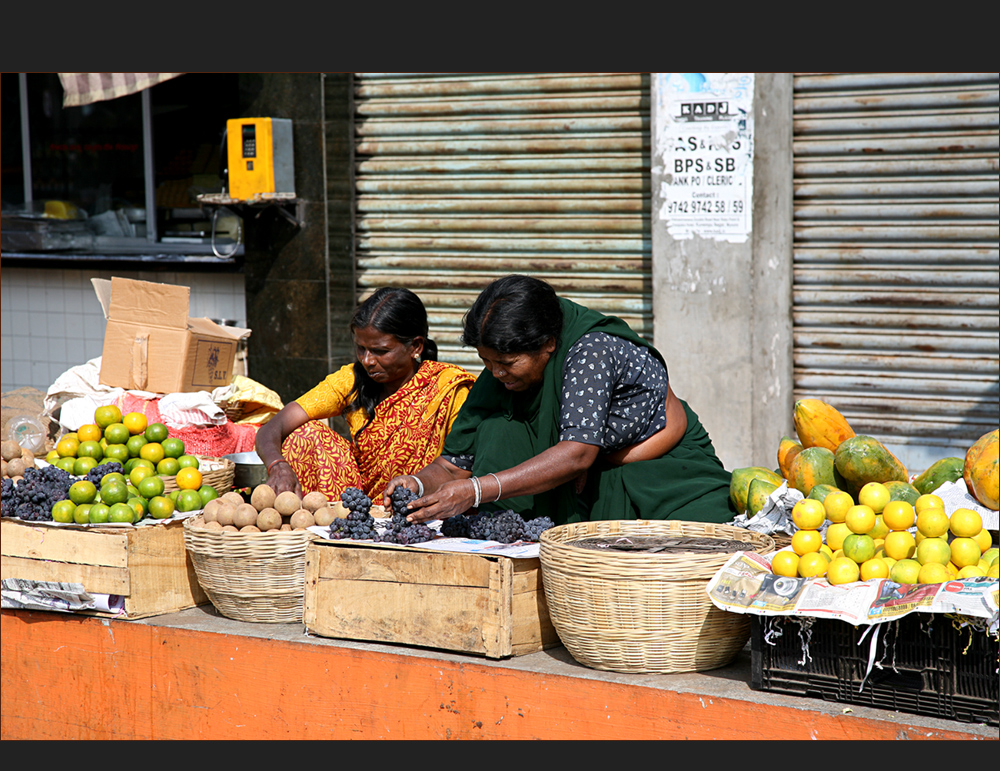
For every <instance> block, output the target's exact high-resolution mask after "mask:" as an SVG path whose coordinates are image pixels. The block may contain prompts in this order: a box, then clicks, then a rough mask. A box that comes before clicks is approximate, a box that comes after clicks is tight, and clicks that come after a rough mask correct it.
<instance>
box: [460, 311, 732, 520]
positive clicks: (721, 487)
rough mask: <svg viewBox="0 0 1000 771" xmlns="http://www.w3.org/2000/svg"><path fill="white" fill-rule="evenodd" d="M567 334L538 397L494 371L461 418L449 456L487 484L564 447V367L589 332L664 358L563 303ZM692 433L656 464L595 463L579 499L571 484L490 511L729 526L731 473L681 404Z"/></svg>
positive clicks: (599, 317) (621, 328)
mask: <svg viewBox="0 0 1000 771" xmlns="http://www.w3.org/2000/svg"><path fill="white" fill-rule="evenodd" d="M559 302H560V305H561V306H562V310H563V329H562V334H561V335H560V338H559V343H558V346H557V348H556V351H555V353H554V354H553V355H552V357H551V358H550V359H549V362H548V364H547V365H546V367H545V370H544V373H543V376H542V383H541V385H540V386H539V387H538V388H536V389H533V390H532V391H529V392H525V393H516V392H511V391H508V390H507V389H506V388H504V386H503V385H502V384H501V383H499V382H498V381H497V380H496V379H495V378H494V377H493V376H492V375H491V374H490V373H489V371H488V370H483V373H482V374H481V375H480V376H479V378H478V379H477V380H476V383H475V385H474V386H473V387H472V391H471V392H470V393H469V398H468V400H467V401H466V402H465V404H464V405H463V407H462V410H461V412H459V414H458V417H457V418H456V420H455V423H454V425H453V426H452V430H451V432H450V433H449V434H448V438H447V439H446V440H445V445H444V454H446V455H462V454H469V455H474V456H475V460H474V462H473V468H472V471H473V474H475V475H476V476H482V475H484V474H489V473H490V472H500V471H503V470H504V469H508V468H511V467H513V466H516V465H517V464H519V463H522V462H524V461H526V460H528V459H529V458H532V457H534V456H535V455H538V454H539V453H540V452H542V451H544V450H546V449H548V448H549V447H552V446H553V445H555V444H556V443H557V442H558V441H559V400H560V394H561V389H562V371H563V363H564V362H565V360H566V354H567V353H568V352H569V349H570V348H571V347H572V346H573V344H574V343H575V342H576V341H577V340H579V339H580V337H582V336H583V335H585V334H587V333H588V332H593V331H601V332H606V333H607V334H610V335H614V336H616V337H621V338H624V339H625V340H629V341H630V342H633V343H636V344H637V345H642V346H644V347H647V348H649V349H650V351H652V352H653V354H654V355H656V357H657V358H659V359H660V361H663V357H662V355H661V354H660V353H659V351H657V350H656V349H655V348H653V347H652V346H650V345H649V343H647V342H646V341H645V340H643V339H642V338H641V337H639V336H638V335H637V334H636V333H635V332H633V331H632V329H631V328H630V327H629V326H628V324H626V323H625V322H624V321H622V320H621V319H619V318H616V317H614V316H605V315H603V314H601V313H598V312H597V311H592V310H590V309H588V308H585V307H583V306H581V305H578V304H576V303H574V302H571V301H569V300H566V299H563V298H560V299H559ZM682 404H683V405H684V409H685V411H686V413H687V418H688V427H687V431H686V432H685V434H684V437H683V438H682V439H681V441H680V442H679V443H678V445H677V446H676V447H674V449H672V450H671V451H670V452H668V453H667V454H666V455H664V456H662V457H660V458H655V459H653V460H646V461H637V462H635V463H627V464H625V465H624V466H608V465H604V464H602V461H601V459H600V458H599V459H598V461H597V463H595V464H594V466H593V467H591V469H590V470H589V472H588V475H587V485H586V488H585V490H584V492H583V493H582V494H581V495H579V496H578V495H577V494H576V492H575V490H574V486H573V482H568V483H566V484H563V485H560V486H559V487H557V488H555V489H553V490H549V491H547V492H545V493H540V494H538V495H533V496H531V495H528V496H519V497H517V498H507V499H504V500H501V501H499V502H497V503H496V504H493V505H492V506H483V508H484V509H488V508H501V509H502V508H510V509H514V511H517V512H521V513H526V512H531V514H532V515H533V516H548V517H551V518H552V520H553V521H554V522H555V523H556V524H564V523H566V522H578V521H581V520H587V519H679V520H687V521H695V522H729V521H730V520H732V519H733V517H734V515H735V512H734V511H733V510H732V508H731V507H730V503H729V482H730V473H729V472H728V471H726V469H725V468H724V467H723V465H722V462H721V461H720V460H719V458H718V457H717V456H716V454H715V449H714V448H713V447H712V442H711V439H710V438H709V436H708V433H707V432H706V431H705V429H704V427H703V426H702V425H701V422H700V421H699V420H698V416H697V415H696V414H695V413H694V411H693V410H691V408H690V407H689V406H688V405H687V403H685V402H682Z"/></svg>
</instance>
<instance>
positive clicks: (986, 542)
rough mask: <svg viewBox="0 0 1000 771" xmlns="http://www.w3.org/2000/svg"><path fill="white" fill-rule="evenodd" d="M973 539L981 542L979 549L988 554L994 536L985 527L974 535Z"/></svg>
mask: <svg viewBox="0 0 1000 771" xmlns="http://www.w3.org/2000/svg"><path fill="white" fill-rule="evenodd" d="M972 539H973V540H974V541H975V542H976V543H978V544H979V551H981V552H982V553H983V554H986V552H988V551H989V550H990V549H991V548H992V547H993V536H992V535H990V531H989V530H987V529H986V528H985V527H984V528H983V529H982V530H980V531H979V532H978V533H976V534H975V535H974V536H972Z"/></svg>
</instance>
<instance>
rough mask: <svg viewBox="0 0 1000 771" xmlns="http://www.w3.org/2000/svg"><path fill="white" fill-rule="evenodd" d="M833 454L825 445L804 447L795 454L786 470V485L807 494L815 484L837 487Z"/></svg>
mask: <svg viewBox="0 0 1000 771" xmlns="http://www.w3.org/2000/svg"><path fill="white" fill-rule="evenodd" d="M833 461H834V454H833V452H832V451H831V450H828V449H827V448H826V447H806V448H805V449H804V450H802V452H800V453H799V454H798V455H796V456H795V460H793V461H792V467H791V468H790V469H789V470H788V486H789V487H794V488H795V489H796V490H798V491H799V492H800V493H802V494H803V495H809V493H810V492H811V491H812V489H813V488H814V487H815V486H816V485H832V486H833V487H837V480H836V477H835V476H834V464H833Z"/></svg>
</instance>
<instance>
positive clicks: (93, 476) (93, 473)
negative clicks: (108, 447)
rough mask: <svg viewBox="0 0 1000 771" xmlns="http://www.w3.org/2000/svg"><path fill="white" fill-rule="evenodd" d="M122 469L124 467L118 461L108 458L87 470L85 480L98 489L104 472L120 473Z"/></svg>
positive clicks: (122, 471)
mask: <svg viewBox="0 0 1000 771" xmlns="http://www.w3.org/2000/svg"><path fill="white" fill-rule="evenodd" d="M124 469H125V467H124V466H122V464H121V463H119V462H118V461H116V460H109V461H108V462H107V463H102V464H101V465H100V466H94V467H93V468H92V469H91V470H90V471H88V472H87V481H88V482H93V483H94V486H95V487H97V489H98V490H100V489H101V480H102V479H103V478H104V475H105V474H122V473H124Z"/></svg>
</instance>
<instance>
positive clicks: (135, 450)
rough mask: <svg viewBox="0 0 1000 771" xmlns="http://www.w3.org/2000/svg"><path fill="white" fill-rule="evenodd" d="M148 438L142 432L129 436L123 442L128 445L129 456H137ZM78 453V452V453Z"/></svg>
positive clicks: (147, 441)
mask: <svg viewBox="0 0 1000 771" xmlns="http://www.w3.org/2000/svg"><path fill="white" fill-rule="evenodd" d="M148 443H149V440H148V439H146V437H145V436H143V435H142V434H136V435H135V436H130V437H129V438H128V441H127V442H125V446H126V447H128V454H129V457H130V458H138V457H139V450H141V449H142V446H143V445H144V444H148ZM78 454H79V453H78Z"/></svg>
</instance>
